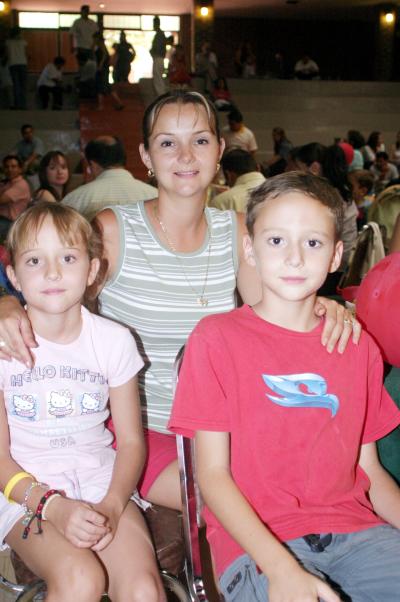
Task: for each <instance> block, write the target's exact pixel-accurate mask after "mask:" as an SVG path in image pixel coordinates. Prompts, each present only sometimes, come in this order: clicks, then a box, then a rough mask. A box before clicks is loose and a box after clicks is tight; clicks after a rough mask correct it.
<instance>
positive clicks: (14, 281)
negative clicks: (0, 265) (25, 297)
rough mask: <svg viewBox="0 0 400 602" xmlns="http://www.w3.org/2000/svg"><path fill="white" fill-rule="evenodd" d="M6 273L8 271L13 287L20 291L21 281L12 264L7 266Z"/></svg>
mask: <svg viewBox="0 0 400 602" xmlns="http://www.w3.org/2000/svg"><path fill="white" fill-rule="evenodd" d="M6 273H7V277H8V279H9V281H10V282H11V284H12V285H13V287H14V288H15V289H16V290H17V291H20V290H21V286H20V284H19V282H18V280H17V277H16V275H15V272H14V268H13V267H12V266H11V265H8V266H7V267H6Z"/></svg>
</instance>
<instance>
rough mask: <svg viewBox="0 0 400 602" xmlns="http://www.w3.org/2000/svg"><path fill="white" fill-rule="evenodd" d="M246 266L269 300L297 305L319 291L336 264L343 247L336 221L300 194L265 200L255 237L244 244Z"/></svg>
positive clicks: (337, 265) (293, 193)
mask: <svg viewBox="0 0 400 602" xmlns="http://www.w3.org/2000/svg"><path fill="white" fill-rule="evenodd" d="M244 251H245V257H246V260H247V262H248V263H249V264H250V265H253V266H255V267H256V269H257V271H258V273H259V275H260V277H261V281H262V287H263V292H264V293H265V295H267V296H268V297H269V298H271V297H270V295H274V296H275V297H276V298H277V299H279V300H287V301H301V300H304V299H306V298H308V297H310V296H311V295H313V294H314V293H316V291H317V290H318V289H319V288H320V286H321V285H322V284H323V282H324V281H325V278H326V275H327V274H328V272H334V271H335V270H337V268H338V267H339V265H340V260H341V257H342V252H343V243H342V242H341V241H340V242H337V243H335V224H334V217H333V215H332V214H331V212H330V210H329V209H328V208H327V207H325V206H324V205H322V204H321V203H320V202H319V201H317V200H315V199H313V198H311V197H309V196H307V195H305V194H303V193H300V192H289V193H285V194H283V195H281V196H279V197H277V198H275V199H269V200H268V201H266V202H265V204H264V205H263V207H262V208H261V209H260V211H259V213H258V215H257V218H256V221H255V224H254V237H253V239H252V240H251V238H250V237H249V236H246V237H245V240H244Z"/></svg>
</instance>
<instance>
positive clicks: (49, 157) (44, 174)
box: [34, 151, 69, 202]
mask: <svg viewBox="0 0 400 602" xmlns="http://www.w3.org/2000/svg"><path fill="white" fill-rule="evenodd" d="M38 174H39V182H40V187H39V189H38V190H37V191H36V192H35V197H34V202H37V201H53V202H59V201H61V200H62V199H63V197H64V196H65V191H66V188H67V185H68V181H69V168H68V163H67V159H66V157H65V155H64V153H62V152H61V151H50V152H48V153H46V154H45V155H44V157H42V160H41V161H40V164H39V172H38Z"/></svg>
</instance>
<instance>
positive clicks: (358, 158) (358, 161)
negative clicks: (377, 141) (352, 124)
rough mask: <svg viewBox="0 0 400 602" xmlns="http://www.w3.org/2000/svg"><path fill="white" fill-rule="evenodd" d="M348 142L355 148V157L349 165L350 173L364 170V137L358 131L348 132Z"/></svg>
mask: <svg viewBox="0 0 400 602" xmlns="http://www.w3.org/2000/svg"><path fill="white" fill-rule="evenodd" d="M347 142H348V143H349V144H350V145H351V146H352V147H353V150H354V157H353V161H352V162H351V163H350V165H349V173H350V172H351V171H356V170H357V169H364V157H363V154H362V152H361V149H362V148H363V147H364V146H365V139H364V136H363V135H362V134H361V132H359V131H358V130H349V131H348V132H347Z"/></svg>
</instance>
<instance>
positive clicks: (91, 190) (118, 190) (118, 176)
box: [62, 136, 157, 219]
mask: <svg viewBox="0 0 400 602" xmlns="http://www.w3.org/2000/svg"><path fill="white" fill-rule="evenodd" d="M85 157H86V160H87V162H88V164H89V169H90V171H91V173H92V174H93V176H94V178H95V179H94V180H93V182H89V183H88V184H84V185H83V186H79V187H78V188H75V190H73V191H72V192H70V193H69V194H67V196H66V197H64V199H63V200H62V203H63V205H69V206H70V207H73V208H74V209H76V210H77V211H79V213H82V214H83V215H85V217H87V218H88V219H91V218H92V217H94V215H96V213H98V212H99V211H100V210H101V209H103V208H104V207H106V206H108V205H131V204H132V203H136V202H137V201H146V200H149V199H154V198H156V197H157V188H154V186H150V185H149V184H146V183H145V182H142V181H141V180H137V179H136V178H134V177H133V176H132V174H131V173H130V172H129V171H128V170H127V169H125V163H126V155H125V149H124V147H123V144H122V142H121V141H120V140H119V139H118V138H116V137H115V136H99V137H98V138H95V139H94V140H91V141H90V142H88V144H87V145H86V148H85Z"/></svg>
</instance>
